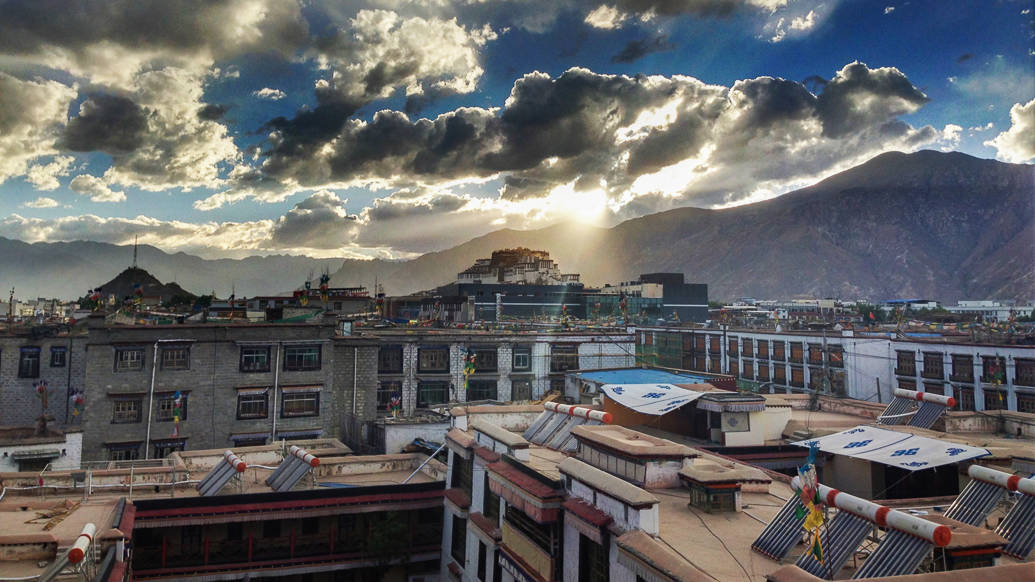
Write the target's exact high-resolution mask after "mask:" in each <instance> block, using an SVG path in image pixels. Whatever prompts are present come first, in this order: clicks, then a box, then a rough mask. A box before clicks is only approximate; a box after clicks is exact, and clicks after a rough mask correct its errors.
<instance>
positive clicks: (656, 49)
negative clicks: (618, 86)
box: [611, 35, 676, 63]
mask: <svg viewBox="0 0 1035 582" xmlns="http://www.w3.org/2000/svg"><path fill="white" fill-rule="evenodd" d="M674 48H676V45H675V44H673V43H670V42H669V41H668V37H667V36H665V35H660V36H656V37H654V38H643V39H640V40H631V41H629V43H628V44H626V45H625V48H623V49H622V50H621V51H619V52H618V53H617V54H615V55H614V56H612V57H611V62H612V63H633V62H636V61H638V60H640V59H642V58H643V57H645V56H647V55H649V54H652V53H664V52H668V51H671V50H672V49H674Z"/></svg>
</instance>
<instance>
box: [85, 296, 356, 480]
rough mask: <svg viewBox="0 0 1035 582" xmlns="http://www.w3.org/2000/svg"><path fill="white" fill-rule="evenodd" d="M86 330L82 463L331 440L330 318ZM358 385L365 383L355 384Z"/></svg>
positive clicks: (334, 410)
mask: <svg viewBox="0 0 1035 582" xmlns="http://www.w3.org/2000/svg"><path fill="white" fill-rule="evenodd" d="M103 322H104V317H103V315H98V316H95V317H91V318H90V320H89V321H88V324H87V325H88V328H89V329H88V331H89V333H88V338H87V340H86V341H87V346H88V350H87V351H86V358H85V359H86V362H85V375H84V377H85V380H84V383H85V392H86V398H87V405H86V407H85V411H84V414H83V416H84V420H83V426H84V427H85V428H86V433H85V435H84V442H83V458H84V460H86V461H101V460H131V459H149V458H162V457H165V456H168V455H169V454H170V453H172V452H174V451H182V450H188V449H190V450H196V449H219V448H226V447H230V446H250V445H260V444H265V443H267V442H271V440H272V441H276V440H281V439H285V438H291V439H295V438H298V439H301V438H318V437H321V436H325V435H326V436H331V437H335V436H337V434H338V432H339V430H340V420H338V419H340V418H341V414H342V413H343V412H344V410H343V409H342V408H341V407H342V406H345V403H344V402H342V401H341V399H340V394H339V392H338V391H336V390H334V389H333V388H334V382H333V378H334V376H335V374H339V375H343V376H347V377H349V378H351V377H353V375H354V374H353V373H352V368H351V366H352V365H353V364H354V360H353V359H349V358H346V359H345V361H342V362H338V361H337V360H336V353H335V350H334V349H333V344H332V342H331V339H332V337H334V335H335V323H336V321H335V318H328V320H326V321H321V322H319V323H303V324H249V323H224V324H197V325H193V324H187V325H175V326H173V325H170V326H134V325H124V326H123V325H104V323H103ZM364 379H365V378H364Z"/></svg>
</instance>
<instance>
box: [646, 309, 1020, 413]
mask: <svg viewBox="0 0 1035 582" xmlns="http://www.w3.org/2000/svg"><path fill="white" fill-rule="evenodd" d="M926 335H930V336H931V337H909V336H908V335H906V336H905V337H897V336H893V335H892V334H890V333H871V332H864V331H852V330H844V331H834V330H819V331H780V332H777V331H774V330H748V329H740V328H720V329H701V328H697V329H675V328H664V327H641V328H638V330H637V357H638V358H641V360H642V361H644V362H646V363H648V364H651V365H656V366H664V367H671V368H679V369H683V370H690V371H699V372H711V373H715V374H729V375H731V376H735V377H737V378H739V379H740V382H741V385H742V387H745V388H751V389H756V390H757V389H760V388H761V389H762V390H763V391H778V392H792V391H795V390H797V391H805V390H818V391H821V392H824V393H829V394H833V395H839V396H847V397H849V398H855V399H857V400H869V401H874V402H888V401H890V400H891V397H892V392H893V391H894V390H895V389H896V388H902V389H907V390H922V391H926V392H932V393H936V394H943V395H945V396H953V397H955V398H956V401H957V403H958V409H959V410H962V411H988V410H1013V411H1019V412H1035V346H1030V345H1015V344H984V343H974V342H970V341H967V336H963V335H945V336H942V335H936V334H925V336H926Z"/></svg>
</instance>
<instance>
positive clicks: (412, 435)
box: [383, 420, 449, 454]
mask: <svg viewBox="0 0 1035 582" xmlns="http://www.w3.org/2000/svg"><path fill="white" fill-rule="evenodd" d="M383 426H384V431H385V452H386V453H389V454H391V453H398V452H400V451H402V450H403V448H404V447H405V446H406V445H408V444H410V443H412V442H413V439H416V438H422V439H424V440H427V441H430V442H434V443H442V442H444V441H445V438H446V433H447V432H449V421H448V420H444V421H442V422H422V423H416V422H415V423H412V424H393V423H390V422H387V423H385V424H384V425H383Z"/></svg>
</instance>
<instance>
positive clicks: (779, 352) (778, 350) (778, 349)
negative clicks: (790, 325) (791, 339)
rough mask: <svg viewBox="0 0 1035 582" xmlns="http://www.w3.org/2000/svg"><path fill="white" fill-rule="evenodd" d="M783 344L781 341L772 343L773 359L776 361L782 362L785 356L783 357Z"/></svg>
mask: <svg viewBox="0 0 1035 582" xmlns="http://www.w3.org/2000/svg"><path fill="white" fill-rule="evenodd" d="M785 348H786V346H785V344H784V343H783V342H782V341H774V342H773V359H774V360H777V361H780V362H782V361H784V359H786V356H785V355H784V349H785Z"/></svg>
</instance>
